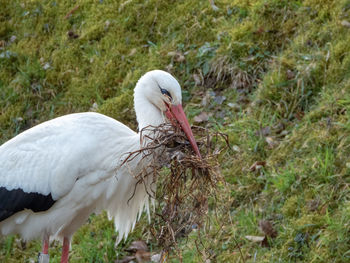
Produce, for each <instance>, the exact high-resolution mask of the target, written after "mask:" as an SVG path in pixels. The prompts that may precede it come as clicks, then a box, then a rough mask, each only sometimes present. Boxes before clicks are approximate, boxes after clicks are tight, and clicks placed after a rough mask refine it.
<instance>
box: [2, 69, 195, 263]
mask: <svg viewBox="0 0 350 263" xmlns="http://www.w3.org/2000/svg"><path fill="white" fill-rule="evenodd" d="M134 102H135V111H136V116H137V120H138V123H139V129H142V128H143V127H145V126H148V125H159V124H161V123H164V122H166V121H168V120H167V118H168V119H169V118H170V119H173V118H174V119H177V120H178V121H179V124H180V126H181V127H182V128H183V129H184V131H185V133H186V134H187V136H188V138H189V140H190V142H191V144H192V146H193V148H194V150H195V151H196V153H197V154H199V151H198V148H197V146H196V143H195V141H194V139H193V135H192V133H191V130H190V128H189V125H188V122H187V119H186V118H185V117H183V116H184V114H183V112H182V113H181V109H182V108H181V89H180V85H179V84H178V82H177V81H176V80H175V79H174V78H173V77H172V76H171V75H170V74H168V73H166V72H164V71H160V70H155V71H151V72H148V73H147V74H145V75H144V76H143V77H142V78H141V79H140V80H139V81H138V83H137V85H136V87H135V92H134ZM180 108H181V109H180ZM179 109H180V111H179ZM178 111H179V112H178ZM187 126H188V127H187ZM140 147H141V145H140V135H139V134H138V133H136V132H134V131H132V130H131V129H129V128H128V127H127V126H125V125H124V124H122V123H120V122H118V121H116V120H114V119H112V118H110V117H107V116H105V115H102V114H98V113H92V112H87V113H76V114H70V115H66V116H63V117H59V118H56V119H53V120H50V121H47V122H44V123H42V124H40V125H38V126H35V127H33V128H31V129H29V130H27V131H25V132H23V133H21V134H19V135H18V136H16V137H15V138H13V139H12V140H10V141H8V142H6V143H5V144H3V145H2V146H1V147H0V187H2V189H3V190H4V191H5V194H7V191H11V190H16V189H21V190H22V191H23V192H25V193H36V194H38V195H49V194H51V196H52V199H53V200H54V201H55V203H54V204H53V205H52V206H51V207H50V208H49V209H47V210H44V211H39V212H34V211H33V210H31V209H28V208H23V209H22V210H21V211H17V212H15V213H14V214H13V215H11V216H9V217H7V218H6V219H4V220H3V221H0V234H1V235H8V234H15V233H17V234H20V235H21V236H22V237H23V238H24V239H33V238H37V237H43V238H44V243H45V242H46V243H47V242H48V241H47V237H48V236H52V237H54V238H58V239H64V238H66V239H67V240H70V238H71V236H72V235H73V233H74V232H75V231H76V230H77V229H78V228H79V227H80V226H81V225H82V224H83V223H84V222H85V221H86V220H87V218H88V217H89V215H90V214H91V213H93V212H97V213H98V212H100V211H101V210H107V212H108V215H109V217H110V219H114V223H115V228H116V230H117V231H118V233H119V239H118V241H120V240H121V239H122V238H123V237H126V236H127V235H128V233H129V232H130V231H131V230H132V229H133V227H134V226H135V222H136V221H137V218H138V215H140V214H141V212H142V211H143V210H144V208H146V210H147V211H148V212H149V196H148V194H147V192H146V190H145V187H144V185H138V186H137V188H136V191H135V194H134V196H133V193H134V189H135V185H136V182H137V181H136V179H135V178H134V177H133V175H136V174H138V172H139V171H141V169H142V168H143V167H144V166H145V165H144V162H145V161H142V160H140V158H138V159H137V158H136V159H135V160H133V161H132V162H131V163H128V164H127V165H123V166H121V163H122V161H123V160H124V158H125V157H126V156H127V153H128V152H131V151H135V150H137V149H140ZM147 180H148V181H147V183H148V187H154V184H152V186H151V181H152V178H151V177H149V178H148V179H147ZM5 196H6V195H5ZM131 196H133V198H131V199H130V197H131ZM1 202H3V201H1V200H0V209H1ZM44 245H45V244H44ZM43 252H44V253H47V251H46V250H45V249H44V251H43ZM67 260H68V254H67ZM62 262H66V261H65V260H64V259H62Z"/></svg>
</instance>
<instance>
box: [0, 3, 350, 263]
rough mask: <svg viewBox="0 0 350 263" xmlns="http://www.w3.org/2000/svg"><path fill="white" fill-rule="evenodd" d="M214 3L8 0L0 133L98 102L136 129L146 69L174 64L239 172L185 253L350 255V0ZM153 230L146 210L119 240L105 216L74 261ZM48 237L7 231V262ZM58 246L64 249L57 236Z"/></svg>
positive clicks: (256, 257)
mask: <svg viewBox="0 0 350 263" xmlns="http://www.w3.org/2000/svg"><path fill="white" fill-rule="evenodd" d="M215 4H216V6H217V7H218V9H217V10H216V9H215V8H213V7H212V6H211V5H210V2H209V1H208V0H202V1H173V0H167V1H165V0H164V1H156V0H146V1H145V0H142V1H141V0H128V1H126V0H123V1H111V0H94V1H82V0H76V1H67V0H63V1H48V0H43V1H29V0H27V1H26V0H23V1H16V0H15V1H8V0H0V135H1V136H0V142H1V143H3V142H5V141H6V140H8V139H10V138H12V137H13V136H15V135H16V134H18V133H20V132H22V131H24V130H25V129H28V128H29V127H32V126H34V125H36V124H38V123H40V122H43V121H46V120H48V119H51V118H54V117H56V116H60V115H63V114H67V113H72V112H81V111H89V110H97V111H99V112H101V113H104V114H106V115H109V116H111V117H113V118H115V119H118V120H120V121H122V122H124V123H125V124H127V125H129V126H131V127H132V128H134V129H135V128H136V126H137V124H136V121H135V116H134V113H133V103H132V92H133V87H134V86H135V83H136V81H137V79H138V78H139V77H140V76H141V75H142V74H144V73H145V72H147V71H149V70H152V69H156V68H157V69H164V70H167V71H169V72H171V73H172V74H173V75H174V76H176V78H177V79H178V80H179V82H180V83H181V85H182V87H183V97H184V105H185V106H186V107H185V111H186V113H187V115H188V116H189V118H190V121H192V122H196V123H197V124H200V125H204V126H208V127H210V128H212V129H215V130H219V131H223V132H226V133H228V134H229V136H230V142H231V144H232V145H231V146H232V152H228V153H226V154H225V155H224V156H222V160H221V163H222V173H223V175H224V176H225V179H226V181H227V182H228V185H227V186H226V187H222V188H221V189H220V193H219V197H220V198H219V199H218V200H216V201H215V202H214V201H213V202H212V204H211V206H210V217H211V224H210V227H208V229H206V231H204V232H205V233H203V240H202V241H203V244H202V245H201V246H200V252H198V251H197V250H196V244H195V243H194V242H192V241H191V238H190V239H189V241H188V242H185V241H184V243H183V244H182V245H181V250H182V255H181V256H182V258H183V260H184V262H200V261H205V262H327V263H328V262H339V263H340V262H348V261H350V225H349V222H350V202H349V199H350V195H349V194H350V193H349V192H350V188H349V186H350V159H349V156H350V136H349V134H350V53H349V50H350V48H349V43H350V22H349V21H350V17H349V15H350V1H349V0H256V1H252V0H217V1H215ZM70 11H71V12H70ZM146 229H147V220H146V219H142V220H141V221H140V223H139V224H138V225H137V228H136V231H134V232H133V233H132V234H131V235H130V237H129V238H128V240H127V241H125V242H124V243H122V244H120V245H119V246H118V248H116V249H115V248H114V241H115V235H116V234H115V233H114V230H113V226H112V224H111V223H110V222H109V221H108V220H107V219H106V217H105V215H99V216H95V215H94V216H92V217H91V218H90V220H89V222H88V223H87V224H86V225H84V226H83V227H82V228H81V229H80V230H79V232H78V233H77V234H76V235H75V236H74V239H73V244H72V253H71V257H70V258H71V262H114V260H116V259H117V258H119V259H120V258H122V257H123V256H124V255H125V253H126V252H125V251H124V248H125V247H127V246H128V245H129V243H130V242H131V241H133V240H137V239H143V240H147V237H148V232H147V231H146ZM257 237H265V240H264V241H262V242H261V240H260V239H258V238H257ZM258 240H260V241H258ZM149 247H150V249H152V250H154V251H157V248H156V247H153V245H152V243H151V244H149ZM39 250H40V241H33V242H29V243H27V244H24V243H23V242H21V241H20V240H19V239H18V237H15V236H11V237H7V238H2V239H0V261H1V262H32V260H34V259H36V255H37V252H38V251H39ZM50 253H51V259H52V262H59V257H60V245H59V244H54V246H53V248H52V249H51V250H50ZM172 257H173V258H174V259H173V260H174V261H177V259H176V258H179V257H180V255H179V254H178V253H177V254H174V255H172ZM206 260H207V261H206Z"/></svg>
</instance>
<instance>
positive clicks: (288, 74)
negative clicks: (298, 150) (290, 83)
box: [286, 69, 295, 80]
mask: <svg viewBox="0 0 350 263" xmlns="http://www.w3.org/2000/svg"><path fill="white" fill-rule="evenodd" d="M286 75H287V79H289V80H291V79H294V78H295V73H294V72H293V71H291V70H290V69H288V70H287V73H286Z"/></svg>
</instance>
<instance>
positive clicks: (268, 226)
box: [259, 220, 277, 238]
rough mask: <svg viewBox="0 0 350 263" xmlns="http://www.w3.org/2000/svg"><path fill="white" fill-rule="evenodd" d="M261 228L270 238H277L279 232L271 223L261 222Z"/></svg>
mask: <svg viewBox="0 0 350 263" xmlns="http://www.w3.org/2000/svg"><path fill="white" fill-rule="evenodd" d="M259 227H260V228H261V230H262V231H263V232H264V234H265V235H266V236H268V237H271V238H275V237H277V231H276V230H275V229H274V228H273V226H272V224H271V222H270V221H267V220H260V221H259Z"/></svg>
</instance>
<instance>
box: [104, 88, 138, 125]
mask: <svg viewBox="0 0 350 263" xmlns="http://www.w3.org/2000/svg"><path fill="white" fill-rule="evenodd" d="M98 111H99V112H100V113H103V114H105V115H107V116H110V117H112V118H114V119H116V120H119V121H121V122H122V123H124V124H125V125H127V126H129V127H130V128H132V129H133V130H136V128H137V127H136V116H135V112H134V107H133V95H132V93H131V92H128V93H124V94H121V95H119V96H118V97H115V98H112V99H108V100H106V101H105V102H104V103H103V105H102V106H101V107H100V108H99V110H98Z"/></svg>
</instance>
